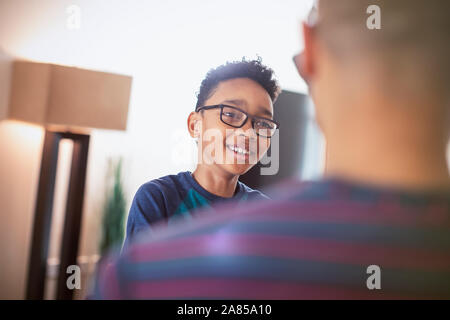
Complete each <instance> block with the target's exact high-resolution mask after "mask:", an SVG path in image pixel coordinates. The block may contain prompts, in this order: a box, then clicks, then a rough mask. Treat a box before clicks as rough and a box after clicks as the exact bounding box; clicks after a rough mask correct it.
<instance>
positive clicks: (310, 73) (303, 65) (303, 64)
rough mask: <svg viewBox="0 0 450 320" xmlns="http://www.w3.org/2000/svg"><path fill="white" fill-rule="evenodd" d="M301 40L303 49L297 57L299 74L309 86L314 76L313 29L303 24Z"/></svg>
mask: <svg viewBox="0 0 450 320" xmlns="http://www.w3.org/2000/svg"><path fill="white" fill-rule="evenodd" d="M303 39H304V43H305V48H304V50H303V53H302V54H301V56H300V57H299V64H300V65H299V72H300V75H301V76H302V78H303V79H304V80H305V81H306V83H307V84H308V85H309V84H310V82H311V79H312V78H313V77H314V75H315V71H316V70H315V62H316V61H315V53H314V51H315V48H314V47H315V43H314V40H315V38H314V27H311V26H309V25H308V24H306V23H303Z"/></svg>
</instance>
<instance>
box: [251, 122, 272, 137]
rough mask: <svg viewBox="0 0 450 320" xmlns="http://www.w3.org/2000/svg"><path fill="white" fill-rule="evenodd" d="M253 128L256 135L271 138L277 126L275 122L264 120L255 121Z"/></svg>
mask: <svg viewBox="0 0 450 320" xmlns="http://www.w3.org/2000/svg"><path fill="white" fill-rule="evenodd" d="M254 126H255V130H256V132H257V133H258V135H260V136H262V137H271V136H273V135H274V134H275V131H276V130H277V125H276V123H275V122H273V121H270V120H265V119H255V123H254Z"/></svg>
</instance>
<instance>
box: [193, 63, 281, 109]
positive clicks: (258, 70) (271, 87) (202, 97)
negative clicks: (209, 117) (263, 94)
mask: <svg viewBox="0 0 450 320" xmlns="http://www.w3.org/2000/svg"><path fill="white" fill-rule="evenodd" d="M237 78H248V79H251V80H253V81H255V82H257V83H259V84H260V85H261V87H263V88H264V90H266V91H267V93H268V94H269V96H270V98H271V99H272V102H275V100H276V99H277V97H278V94H279V93H280V87H279V85H278V82H277V80H276V79H275V75H274V72H273V70H272V69H270V68H268V67H267V66H265V65H263V64H262V60H261V58H258V59H256V60H246V59H245V58H242V60H241V61H233V62H227V63H226V64H224V65H221V66H219V67H217V68H215V69H211V70H209V71H208V73H207V74H206V77H205V79H203V81H202V83H201V85H200V90H199V92H198V94H197V105H196V107H195V109H196V110H197V109H198V108H200V107H202V106H203V105H204V103H205V101H206V100H208V98H210V97H211V96H212V94H213V93H214V90H215V89H216V88H217V86H218V85H219V83H220V82H223V81H226V80H231V79H237Z"/></svg>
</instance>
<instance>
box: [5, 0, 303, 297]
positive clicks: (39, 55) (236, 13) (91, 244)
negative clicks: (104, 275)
mask: <svg viewBox="0 0 450 320" xmlns="http://www.w3.org/2000/svg"><path fill="white" fill-rule="evenodd" d="M310 4H311V0H304V1H300V0H277V1H273V0H272V1H270V0H251V1H250V0H246V1H242V0H240V1H237V0H231V1H219V0H213V1H211V0H202V1H200V0H194V1H182V0H178V1H173V0H172V1H167V0H158V1H156V0H151V1H138V0H133V1H130V0H126V1H125V0H122V1H119V0H78V1H76V0H72V1H70V0H52V1H50V0H2V1H0V58H1V57H9V58H1V59H0V120H1V119H2V115H3V116H4V113H5V106H6V101H7V98H6V95H7V92H8V86H9V85H8V75H9V72H10V67H9V66H10V64H9V63H8V62H4V61H10V60H11V59H12V58H23V59H29V60H35V61H41V62H51V63H59V64H64V65H74V66H78V67H83V68H90V69H94V70H101V71H108V72H116V73H121V74H127V75H131V76H133V87H132V95H131V104H130V111H129V119H128V130H127V131H126V132H112V131H101V130H97V131H94V132H93V134H92V138H91V148H90V154H89V167H88V176H87V185H86V188H87V189H86V199H85V210H84V216H85V219H84V222H83V223H84V225H83V232H82V240H81V244H80V245H81V249H80V250H81V252H80V254H82V255H86V256H89V255H93V254H95V253H97V240H98V238H99V236H100V235H99V230H100V229H99V222H100V219H101V217H100V214H101V207H102V202H103V194H104V188H103V187H104V177H105V168H106V163H107V158H108V157H110V156H118V155H121V156H123V157H124V160H125V163H124V165H125V167H124V172H125V185H126V189H127V196H128V200H129V201H131V198H132V196H133V194H134V192H135V191H136V189H137V188H138V186H139V185H140V184H142V183H144V182H145V181H147V180H149V179H152V178H156V177H159V176H162V175H166V174H169V173H175V172H177V171H180V170H186V169H192V163H191V162H189V161H187V162H186V161H185V163H179V161H180V160H183V159H176V152H175V151H176V150H179V148H180V147H181V148H183V147H184V146H186V145H187V146H188V150H193V147H194V145H193V143H191V142H190V140H189V138H188V135H187V132H186V118H187V115H188V114H189V112H190V111H191V110H192V109H193V108H194V105H195V101H196V100H195V92H196V91H197V90H198V87H199V85H200V81H201V80H202V77H203V76H204V75H205V73H206V72H207V70H208V69H209V68H211V67H214V66H216V65H218V64H222V63H223V62H224V61H226V60H233V59H240V58H241V57H242V56H244V55H247V56H249V57H255V54H259V55H261V57H262V58H263V62H264V63H266V64H268V65H269V66H271V67H272V68H273V69H274V70H275V71H276V73H277V76H278V78H279V80H280V83H281V85H282V87H283V88H284V89H288V90H293V91H299V92H306V86H305V84H304V83H303V81H302V80H301V79H300V78H299V77H298V75H297V72H296V70H295V68H294V65H293V63H292V59H291V58H292V56H293V55H294V54H295V53H297V52H298V51H299V49H300V48H301V47H300V45H301V40H302V39H301V35H300V32H299V30H300V24H299V21H300V19H301V18H303V16H304V15H305V14H306V12H307V10H308V8H309V6H310ZM70 5H77V6H78V7H79V8H80V9H81V16H80V17H81V20H80V21H81V24H80V28H79V29H73V30H71V29H69V28H68V27H67V19H68V18H69V14H68V13H67V12H66V9H67V8H68V7H69V6H70ZM2 61H3V62H2ZM105 116H107V115H105ZM42 139H43V130H42V129H41V128H39V127H34V126H29V125H24V124H20V123H13V122H10V121H2V122H0V203H1V207H0V218H1V221H2V223H1V224H0V237H1V238H0V265H1V268H0V298H22V297H23V294H24V284H25V274H26V263H27V259H28V254H29V253H28V251H27V250H28V249H27V248H28V245H29V238H30V230H31V229H30V228H31V223H32V215H33V209H34V201H35V193H36V187H37V180H38V173H39V164H40V156H41V153H40V152H41V148H42ZM185 141H186V143H184V142H185ZM174 152H175V155H174ZM174 157H175V158H174Z"/></svg>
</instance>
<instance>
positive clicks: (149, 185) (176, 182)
mask: <svg viewBox="0 0 450 320" xmlns="http://www.w3.org/2000/svg"><path fill="white" fill-rule="evenodd" d="M187 174H189V172H188V171H184V172H179V173H178V174H170V175H166V176H163V177H159V178H156V179H153V180H150V181H147V182H145V183H144V184H142V185H141V186H140V188H139V190H138V192H152V193H153V192H160V193H163V194H164V193H168V192H172V191H173V190H179V189H180V188H184V187H185V186H186V183H187V181H186V179H187V177H186V175H187Z"/></svg>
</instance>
